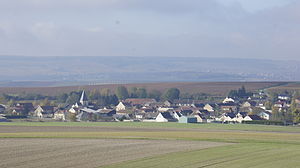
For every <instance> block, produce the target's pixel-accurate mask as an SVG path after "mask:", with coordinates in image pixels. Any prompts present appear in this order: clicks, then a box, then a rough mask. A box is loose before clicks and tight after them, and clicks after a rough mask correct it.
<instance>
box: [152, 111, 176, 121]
mask: <svg viewBox="0 0 300 168" xmlns="http://www.w3.org/2000/svg"><path fill="white" fill-rule="evenodd" d="M155 121H156V122H176V121H177V119H175V118H174V117H173V116H172V115H171V114H170V113H169V112H163V113H159V114H158V115H157V117H156V119H155Z"/></svg>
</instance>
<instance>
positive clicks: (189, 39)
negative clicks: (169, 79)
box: [0, 0, 300, 60]
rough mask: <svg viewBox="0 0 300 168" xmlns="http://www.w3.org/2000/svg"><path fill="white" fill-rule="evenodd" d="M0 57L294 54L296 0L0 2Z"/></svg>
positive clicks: (299, 52) (298, 31)
mask: <svg viewBox="0 0 300 168" xmlns="http://www.w3.org/2000/svg"><path fill="white" fill-rule="evenodd" d="M0 55H27V56H32V55H33V56H180V57H185V56H194V57H228V58H231V57H234V58H267V59H290V60H300V1H299V0H0Z"/></svg>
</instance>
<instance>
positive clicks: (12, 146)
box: [0, 138, 225, 168]
mask: <svg viewBox="0 0 300 168" xmlns="http://www.w3.org/2000/svg"><path fill="white" fill-rule="evenodd" d="M0 144H1V145H0V151H1V152H0V167H1V168H6V167H16V168H34V167H37V168H41V167H43V168H48V167H49V168H50V167H51V168H53V167H55V168H60V167H72V168H83V167H84V168H92V167H99V166H101V165H107V164H112V163H117V162H121V161H126V160H133V159H138V158H143V157H149V156H153V155H158V154H165V153H170V152H179V151H187V150H196V149H203V148H209V147H215V146H221V145H225V144H224V143H214V142H195V141H171V140H125V139H122V140H121V139H38V138H35V139H13V138H9V139H0Z"/></svg>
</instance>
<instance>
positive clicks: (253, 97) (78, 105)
mask: <svg viewBox="0 0 300 168" xmlns="http://www.w3.org/2000/svg"><path fill="white" fill-rule="evenodd" d="M0 102H1V105H0V121H1V122H11V121H27V122H53V121H56V122H179V123H247V124H266V125H295V124H298V123H299V122H300V94H299V92H297V91H294V92H288V91H285V92H284V93H274V92H272V93H267V92H265V91H264V90H258V91H256V92H248V91H247V90H246V88H245V87H244V86H241V88H239V89H237V90H231V91H230V92H229V93H228V95H227V97H218V98H216V97H213V96H210V95H208V94H204V93H202V94H201V93H195V94H182V93H180V90H179V89H177V88H169V89H167V90H166V91H165V92H164V93H161V92H159V91H155V90H154V91H150V92H148V91H147V90H146V89H145V88H126V87H124V86H119V87H118V88H116V90H115V91H114V92H112V91H110V90H108V89H101V90H93V91H85V90H81V91H73V92H70V93H68V94H67V93H62V94H61V95H58V96H52V97H49V96H42V95H38V94H25V95H18V96H16V95H10V94H3V95H2V96H1V97H0Z"/></svg>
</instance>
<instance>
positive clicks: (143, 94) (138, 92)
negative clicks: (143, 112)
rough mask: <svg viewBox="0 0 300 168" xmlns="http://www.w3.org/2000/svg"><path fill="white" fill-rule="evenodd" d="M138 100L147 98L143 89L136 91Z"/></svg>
mask: <svg viewBox="0 0 300 168" xmlns="http://www.w3.org/2000/svg"><path fill="white" fill-rule="evenodd" d="M136 94H137V97H138V98H146V97H147V90H146V89H145V88H138V89H137V91H136Z"/></svg>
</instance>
